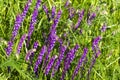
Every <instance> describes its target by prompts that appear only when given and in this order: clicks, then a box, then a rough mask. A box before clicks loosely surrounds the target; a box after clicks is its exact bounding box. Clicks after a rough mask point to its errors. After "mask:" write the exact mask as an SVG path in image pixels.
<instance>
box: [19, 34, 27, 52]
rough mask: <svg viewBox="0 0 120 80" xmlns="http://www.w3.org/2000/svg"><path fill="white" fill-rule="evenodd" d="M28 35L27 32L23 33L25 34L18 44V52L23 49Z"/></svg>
mask: <svg viewBox="0 0 120 80" xmlns="http://www.w3.org/2000/svg"><path fill="white" fill-rule="evenodd" d="M26 37H27V34H23V35H22V37H21V39H20V41H19V44H18V46H17V54H20V50H21V48H22V44H23V42H24V41H25V39H26Z"/></svg>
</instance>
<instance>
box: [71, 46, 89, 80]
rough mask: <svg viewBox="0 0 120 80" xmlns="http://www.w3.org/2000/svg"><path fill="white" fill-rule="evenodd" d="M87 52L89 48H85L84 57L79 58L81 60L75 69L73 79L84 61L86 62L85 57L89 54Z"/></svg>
mask: <svg viewBox="0 0 120 80" xmlns="http://www.w3.org/2000/svg"><path fill="white" fill-rule="evenodd" d="M87 52H88V49H87V48H84V52H83V54H82V57H81V58H80V59H79V62H78V64H77V66H76V68H75V70H74V73H73V75H72V80H74V77H75V76H76V75H77V74H78V71H79V69H80V67H81V65H82V63H83V62H84V60H85V58H86V55H87Z"/></svg>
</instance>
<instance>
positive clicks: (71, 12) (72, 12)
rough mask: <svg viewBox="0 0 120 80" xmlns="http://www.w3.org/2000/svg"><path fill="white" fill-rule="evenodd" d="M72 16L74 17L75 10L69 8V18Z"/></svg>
mask: <svg viewBox="0 0 120 80" xmlns="http://www.w3.org/2000/svg"><path fill="white" fill-rule="evenodd" d="M74 15H75V9H74V8H69V18H70V19H72V18H73V16H74Z"/></svg>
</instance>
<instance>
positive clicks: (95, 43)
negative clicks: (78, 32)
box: [87, 36, 101, 79]
mask: <svg viewBox="0 0 120 80" xmlns="http://www.w3.org/2000/svg"><path fill="white" fill-rule="evenodd" d="M100 40H101V37H100V36H98V37H97V38H95V39H94V40H93V43H92V50H93V52H94V54H93V56H92V61H91V64H90V68H89V70H88V74H87V78H88V79H89V75H90V72H91V70H92V67H93V66H94V64H95V62H96V59H97V58H98V56H99V55H100V53H101V52H100V49H99V47H98V42H99V41H100Z"/></svg>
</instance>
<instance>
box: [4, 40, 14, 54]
mask: <svg viewBox="0 0 120 80" xmlns="http://www.w3.org/2000/svg"><path fill="white" fill-rule="evenodd" d="M7 45H8V47H7V48H5V51H6V54H7V56H9V55H10V53H11V52H12V46H13V42H12V41H9V42H8V44H7Z"/></svg>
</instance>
